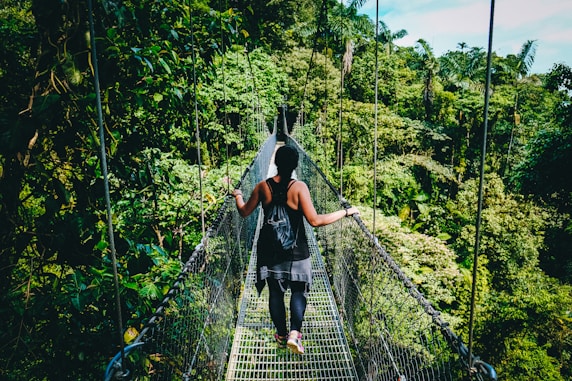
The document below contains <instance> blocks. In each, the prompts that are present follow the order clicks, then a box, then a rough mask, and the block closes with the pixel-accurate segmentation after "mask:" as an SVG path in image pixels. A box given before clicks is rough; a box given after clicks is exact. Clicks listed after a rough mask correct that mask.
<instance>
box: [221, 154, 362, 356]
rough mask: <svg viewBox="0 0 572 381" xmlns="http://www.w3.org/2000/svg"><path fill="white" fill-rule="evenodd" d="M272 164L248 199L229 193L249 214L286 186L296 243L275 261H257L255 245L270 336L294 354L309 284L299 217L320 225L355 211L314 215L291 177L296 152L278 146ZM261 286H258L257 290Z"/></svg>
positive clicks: (299, 185)
mask: <svg viewBox="0 0 572 381" xmlns="http://www.w3.org/2000/svg"><path fill="white" fill-rule="evenodd" d="M274 163H275V164H276V167H277V169H278V174H277V175H276V176H273V177H270V178H268V179H267V180H264V181H261V182H260V183H258V184H257V185H256V186H255V187H254V190H253V191H252V194H251V195H250V197H249V198H248V201H246V202H245V201H244V200H243V197H242V192H241V191H240V190H238V189H235V190H234V191H233V192H232V195H233V196H234V197H235V199H236V207H237V209H238V212H239V214H240V215H241V216H242V217H247V216H248V215H250V214H251V213H252V212H253V211H254V210H255V209H256V207H257V206H258V203H262V208H263V209H264V210H265V209H266V208H267V207H268V206H269V205H270V203H271V202H272V195H273V194H276V191H277V190H278V188H280V187H282V188H285V189H286V192H287V193H286V196H287V198H286V200H287V201H286V205H287V209H288V215H289V217H290V221H291V224H292V229H294V231H297V238H296V246H295V248H294V250H293V253H292V255H291V257H290V258H289V259H286V260H284V261H282V262H279V263H269V264H268V265H265V264H263V265H262V266H261V263H260V253H261V252H262V251H263V250H264V248H263V247H259V248H258V251H259V258H258V259H259V263H258V267H259V273H258V275H259V278H260V279H259V281H264V280H266V282H267V283H268V289H269V301H268V308H269V310H270V317H271V318H272V322H273V323H274V326H275V327H276V331H277V332H276V333H275V334H274V338H275V339H276V341H277V343H278V346H279V347H282V348H283V347H285V346H286V345H287V346H288V347H289V348H290V349H291V350H292V351H293V352H294V353H298V354H302V353H304V347H303V346H302V334H301V329H302V321H303V320H304V313H305V312H306V300H307V293H308V291H309V288H310V285H311V283H312V268H311V262H310V250H309V249H308V241H307V239H306V233H305V230H304V225H303V218H302V217H305V218H306V220H307V221H308V222H309V223H310V225H312V226H314V227H317V226H324V225H327V224H331V223H333V222H336V221H338V220H340V219H341V218H343V217H347V216H351V215H353V214H356V213H359V212H358V210H357V209H356V208H353V207H352V208H349V209H343V210H338V211H336V212H332V213H328V214H318V213H317V212H316V209H315V208H314V204H313V203H312V199H311V198H310V191H309V190H308V186H307V185H306V184H305V183H304V182H302V181H296V180H292V178H291V177H292V172H293V171H294V169H295V168H296V167H297V166H298V151H296V149H294V148H292V147H289V146H282V147H280V148H279V149H278V150H277V151H276V155H275V157H274ZM288 287H290V290H291V297H290V333H289V334H288V330H287V327H286V307H285V305H284V293H285V291H286V289H287V288H288ZM260 290H261V288H259V291H260Z"/></svg>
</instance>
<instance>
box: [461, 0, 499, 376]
mask: <svg viewBox="0 0 572 381" xmlns="http://www.w3.org/2000/svg"><path fill="white" fill-rule="evenodd" d="M494 13H495V0H491V10H490V21H489V42H488V52H487V74H486V76H487V77H486V81H485V107H484V112H483V143H482V144H483V146H482V147H481V168H480V179H479V196H478V208H477V220H476V230H475V248H474V253H473V284H472V286H471V312H470V317H469V370H468V371H469V379H471V378H472V374H473V356H472V350H473V330H474V320H475V306H476V292H477V273H478V269H477V267H478V266H477V265H478V258H479V245H480V237H481V216H482V210H483V188H484V178H485V156H486V153H487V130H488V119H489V97H490V86H491V59H492V58H491V57H492V46H493V29H494Z"/></svg>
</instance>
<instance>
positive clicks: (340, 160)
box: [337, 0, 345, 197]
mask: <svg viewBox="0 0 572 381" xmlns="http://www.w3.org/2000/svg"><path fill="white" fill-rule="evenodd" d="M343 7H344V1H343V0H340V41H342V43H343V41H344V38H343V35H344V33H343V31H344V25H343V23H342V13H343V12H342V11H343ZM344 70H345V67H344V58H343V56H342V59H341V60H340V109H339V111H338V116H339V117H338V150H337V151H338V152H337V153H338V155H339V157H338V169H339V171H340V196H341V197H343V196H344V192H343V189H344V186H343V184H344V176H343V174H344V164H343V161H344V159H343V157H344V147H343V144H342V115H343V95H344Z"/></svg>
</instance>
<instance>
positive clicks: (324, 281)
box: [226, 223, 358, 381]
mask: <svg viewBox="0 0 572 381" xmlns="http://www.w3.org/2000/svg"><path fill="white" fill-rule="evenodd" d="M305 225H306V235H307V236H308V244H309V246H310V252H311V258H312V269H313V276H314V278H313V279H314V280H313V285H312V289H311V291H310V293H309V298H308V307H307V309H306V315H305V318H304V326H303V329H302V330H303V335H304V337H303V344H304V347H305V353H304V354H303V355H296V354H292V353H291V352H290V351H289V350H288V349H279V348H277V345H276V342H275V341H274V332H275V331H274V326H273V324H272V321H271V319H270V314H269V312H268V287H265V288H264V290H263V291H262V294H261V296H260V297H259V296H258V293H257V290H256V288H255V287H254V282H255V277H256V245H254V247H253V251H252V255H251V259H250V264H249V270H248V275H247V277H246V284H245V286H244V291H243V295H242V302H241V305H240V311H239V315H238V321H237V325H236V332H235V336H234V343H233V346H232V351H231V354H230V358H229V362H228V371H227V376H226V380H254V379H256V380H285V379H296V380H321V381H325V380H357V379H358V377H357V374H356V371H355V367H354V364H353V360H352V356H351V353H350V349H349V346H348V343H347V341H346V338H345V335H344V331H343V327H342V322H341V321H340V316H339V314H338V311H337V307H336V303H335V300H334V295H333V293H332V289H331V287H330V283H329V281H328V275H327V273H326V271H325V266H324V263H323V261H322V257H321V255H320V252H319V250H318V246H317V244H316V239H315V236H314V232H313V230H312V228H311V226H309V225H308V224H307V223H306V224H305ZM255 242H256V240H255ZM289 296H290V291H288V292H287V293H286V298H285V301H286V305H287V306H288V303H289ZM287 310H288V309H287Z"/></svg>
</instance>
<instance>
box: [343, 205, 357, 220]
mask: <svg viewBox="0 0 572 381" xmlns="http://www.w3.org/2000/svg"><path fill="white" fill-rule="evenodd" d="M354 214H359V210H358V209H357V208H356V207H354V206H352V207H351V208H348V209H346V217H348V216H353V215H354Z"/></svg>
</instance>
